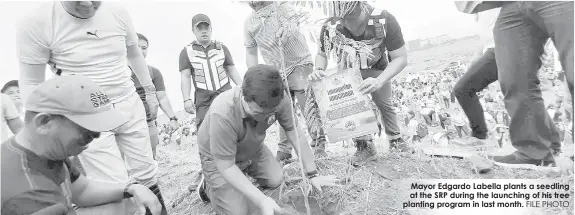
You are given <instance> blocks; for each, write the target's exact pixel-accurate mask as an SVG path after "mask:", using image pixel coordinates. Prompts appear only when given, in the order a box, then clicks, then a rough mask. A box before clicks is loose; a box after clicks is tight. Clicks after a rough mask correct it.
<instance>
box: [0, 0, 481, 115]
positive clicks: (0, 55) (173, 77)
mask: <svg viewBox="0 0 575 215" xmlns="http://www.w3.org/2000/svg"><path fill="white" fill-rule="evenodd" d="M104 3H105V2H104ZM117 3H119V4H121V5H123V6H124V7H125V8H126V9H127V10H128V12H129V13H130V16H131V17H132V21H133V24H134V26H135V28H136V30H137V31H138V32H140V33H142V34H144V35H145V36H146V37H147V38H148V39H149V41H150V44H149V49H148V56H147V59H146V60H147V62H148V64H150V65H152V66H154V67H156V68H158V69H159V70H160V72H162V75H163V76H164V82H165V85H166V92H167V93H168V97H169V98H170V101H171V104H172V106H173V108H174V110H176V111H179V110H183V99H182V94H181V90H180V74H179V70H178V69H179V68H178V58H179V54H180V51H181V50H182V49H183V47H184V46H186V45H187V44H189V43H190V42H192V41H193V40H194V39H195V37H194V35H193V33H192V31H191V20H192V17H193V16H194V15H195V14H197V13H204V14H206V15H208V16H209V17H210V19H211V22H212V29H213V33H212V35H213V36H212V37H213V39H214V40H218V41H221V42H223V44H224V45H226V46H227V47H228V49H229V50H230V52H231V55H232V58H233V60H234V62H235V65H236V68H237V70H238V71H239V72H240V74H241V75H243V73H244V72H245V71H246V63H245V47H244V46H243V22H244V20H245V18H247V17H248V16H249V14H250V13H251V8H249V7H248V6H247V5H243V4H240V3H238V2H232V1H230V0H210V1H118V2H117ZM372 4H373V5H374V6H375V7H377V8H379V9H385V10H388V11H389V12H390V13H391V14H393V15H394V16H395V17H396V19H397V20H398V22H399V24H400V26H401V28H402V32H403V35H404V38H405V40H406V41H408V40H413V39H423V38H429V37H434V36H439V35H443V34H448V35H449V36H452V37H463V36H468V35H473V34H475V32H474V29H473V18H472V17H471V16H470V15H467V14H463V13H461V12H459V11H457V9H456V8H455V4H454V3H453V2H452V1H442V0H436V1H426V0H417V1H410V0H393V1H391V0H377V1H372ZM37 5H38V2H33V1H22V2H0V20H1V21H0V29H2V34H1V35H2V36H1V38H2V39H1V40H0V45H1V47H2V50H1V51H0V63H1V65H2V72H1V75H0V84H1V85H0V86H2V85H4V83H6V82H7V81H9V80H12V79H18V60H17V58H16V45H15V34H16V33H15V27H16V24H17V23H18V22H17V20H20V17H22V15H23V14H26V13H27V12H28V11H30V10H31V9H33V8H35V7H37ZM414 5H417V7H415V6H414ZM308 43H309V47H310V50H311V52H312V55H315V53H316V46H317V45H315V44H314V43H312V42H311V41H308ZM263 62H264V61H263V60H261V59H260V63H263ZM50 73H51V72H49V71H47V77H48V78H49V77H51V74H50Z"/></svg>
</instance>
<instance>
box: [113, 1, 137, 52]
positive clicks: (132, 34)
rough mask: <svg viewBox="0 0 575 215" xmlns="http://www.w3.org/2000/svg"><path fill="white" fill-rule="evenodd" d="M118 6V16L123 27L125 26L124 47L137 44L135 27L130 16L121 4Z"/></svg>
mask: <svg viewBox="0 0 575 215" xmlns="http://www.w3.org/2000/svg"><path fill="white" fill-rule="evenodd" d="M117 7H118V16H119V17H120V19H122V20H121V21H122V23H123V24H124V28H126V47H129V46H133V45H138V34H137V31H136V28H134V23H133V22H132V18H131V17H130V14H129V13H128V11H126V9H124V8H123V7H121V6H117Z"/></svg>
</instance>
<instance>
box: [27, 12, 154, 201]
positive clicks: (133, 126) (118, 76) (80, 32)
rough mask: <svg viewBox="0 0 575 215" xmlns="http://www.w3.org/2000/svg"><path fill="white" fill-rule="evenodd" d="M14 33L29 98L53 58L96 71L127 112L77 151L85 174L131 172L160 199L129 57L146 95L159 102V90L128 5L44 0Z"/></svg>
mask: <svg viewBox="0 0 575 215" xmlns="http://www.w3.org/2000/svg"><path fill="white" fill-rule="evenodd" d="M16 38H17V40H18V41H17V50H18V59H19V61H20V82H19V84H20V90H21V96H22V98H23V99H24V101H25V100H26V98H27V97H28V95H29V94H30V92H31V91H32V90H33V89H35V88H36V87H37V86H38V85H39V84H41V83H42V82H44V81H45V68H46V64H49V65H50V67H51V69H52V71H53V72H54V73H55V74H56V75H61V76H67V75H74V74H82V75H84V76H86V77H88V78H90V79H92V81H94V82H95V83H96V84H98V85H100V86H101V87H102V89H103V90H104V91H105V93H106V94H107V95H108V98H109V99H110V101H111V102H112V103H113V106H114V108H116V109H118V110H119V111H120V112H121V113H122V114H124V115H125V116H126V117H127V118H129V119H130V121H128V122H127V123H126V124H124V125H122V126H121V127H119V128H117V129H115V130H114V131H113V132H104V133H102V134H101V136H100V138H98V139H96V140H94V142H93V143H94V144H92V146H93V147H90V148H89V149H87V150H86V151H84V152H83V153H82V154H80V155H79V158H80V159H79V160H80V162H81V164H82V166H83V168H84V170H85V172H86V174H87V176H88V177H89V178H92V179H94V180H98V181H103V182H112V183H126V182H127V181H129V180H130V178H132V179H133V180H134V181H136V182H138V183H140V184H142V185H144V186H147V187H149V188H150V189H151V190H152V191H154V193H155V194H156V195H157V196H158V199H160V200H161V199H162V197H161V194H160V191H159V189H158V186H157V179H156V172H157V168H158V165H157V163H156V161H155V160H154V159H153V157H152V149H151V145H150V135H149V132H148V125H147V123H146V113H145V110H144V106H143V103H142V101H141V100H140V98H139V97H138V94H137V93H136V89H135V87H134V83H133V82H132V80H131V79H130V76H131V70H130V69H129V68H128V65H131V67H132V69H133V70H134V73H136V75H137V77H138V79H139V80H140V82H141V84H142V86H143V88H144V89H145V91H146V102H148V103H150V104H156V103H157V98H156V94H155V88H154V85H153V84H152V81H151V78H150V73H149V72H148V67H147V64H146V62H145V60H144V57H143V56H142V53H141V51H140V49H139V47H138V36H137V35H136V31H135V29H134V26H133V25H132V21H131V18H130V16H129V14H128V13H127V11H126V10H125V9H123V8H121V7H119V6H117V5H114V4H113V3H109V2H108V3H105V4H102V2H100V1H65V2H46V3H42V4H41V6H39V8H38V9H35V10H33V11H31V13H29V14H28V15H27V16H25V17H24V19H23V21H22V22H21V23H20V24H19V25H18V30H17V37H16ZM101 96H102V95H94V98H92V99H93V100H98V99H101ZM122 158H125V162H124V160H123V159H122Z"/></svg>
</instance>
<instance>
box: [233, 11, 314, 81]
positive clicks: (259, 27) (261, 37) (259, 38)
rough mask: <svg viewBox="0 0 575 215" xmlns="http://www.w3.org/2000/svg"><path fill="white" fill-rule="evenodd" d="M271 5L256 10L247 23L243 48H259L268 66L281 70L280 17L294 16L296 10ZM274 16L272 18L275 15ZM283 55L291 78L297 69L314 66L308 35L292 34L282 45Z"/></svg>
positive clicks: (287, 73)
mask: <svg viewBox="0 0 575 215" xmlns="http://www.w3.org/2000/svg"><path fill="white" fill-rule="evenodd" d="M274 7H276V5H275V4H270V5H268V6H266V7H264V8H262V9H260V10H258V11H254V12H253V13H252V14H251V15H250V17H248V18H247V19H246V21H245V22H244V38H245V42H244V45H245V46H246V47H248V48H251V47H258V48H259V50H260V52H261V53H262V57H263V59H264V61H265V62H266V64H270V65H273V66H276V67H278V69H281V57H280V56H281V54H280V53H281V52H280V46H279V40H278V39H276V33H277V32H278V31H279V29H280V26H281V24H280V23H278V22H279V21H278V20H280V19H276V18H274V17H275V16H278V17H289V15H293V13H294V12H295V9H294V8H293V7H292V6H290V5H286V4H282V5H280V6H278V10H277V11H276V10H275V8H274ZM272 14H273V15H272ZM283 55H284V60H285V65H284V66H285V71H284V72H285V74H286V76H289V75H290V74H291V73H292V72H293V71H294V69H295V67H297V66H301V65H306V64H313V61H312V59H311V52H310V50H309V47H308V46H307V42H306V39H305V36H304V35H303V33H302V32H301V31H300V30H297V31H296V32H291V35H290V36H289V37H288V38H287V39H286V41H285V42H284V44H283Z"/></svg>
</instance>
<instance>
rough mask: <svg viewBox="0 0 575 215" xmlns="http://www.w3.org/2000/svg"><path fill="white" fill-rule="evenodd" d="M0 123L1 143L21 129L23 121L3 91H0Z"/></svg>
mask: <svg viewBox="0 0 575 215" xmlns="http://www.w3.org/2000/svg"><path fill="white" fill-rule="evenodd" d="M0 96H1V97H0V98H1V100H0V102H1V103H0V109H1V110H2V113H0V123H1V125H0V126H1V128H0V129H1V131H0V132H1V133H0V134H1V135H2V136H1V137H0V139H1V141H2V143H3V142H4V141H6V140H7V139H8V138H10V137H12V136H13V135H14V134H16V133H18V131H20V129H22V126H23V122H22V119H20V116H19V115H18V110H17V109H16V106H15V105H14V103H13V102H12V100H11V99H10V97H9V96H8V95H6V94H4V93H0Z"/></svg>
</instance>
